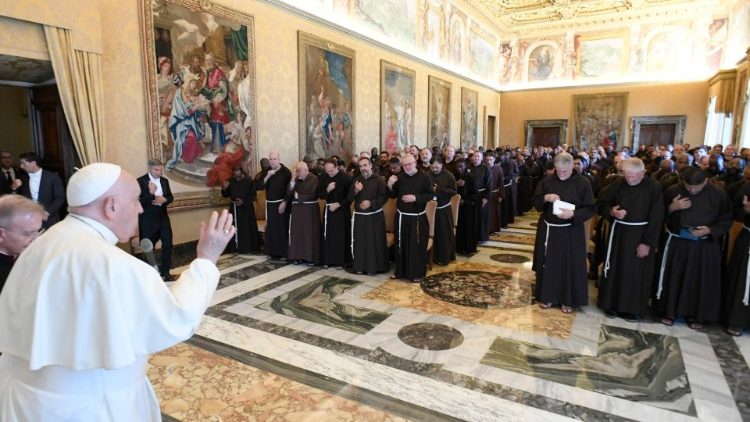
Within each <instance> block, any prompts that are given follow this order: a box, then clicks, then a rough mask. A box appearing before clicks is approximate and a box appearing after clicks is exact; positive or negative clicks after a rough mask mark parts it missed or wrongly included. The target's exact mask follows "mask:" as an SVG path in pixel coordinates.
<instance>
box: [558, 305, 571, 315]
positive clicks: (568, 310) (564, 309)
mask: <svg viewBox="0 0 750 422" xmlns="http://www.w3.org/2000/svg"><path fill="white" fill-rule="evenodd" d="M560 310H562V313H564V314H566V315H568V314H572V313H573V308H571V307H570V306H565V305H563V306H561V307H560Z"/></svg>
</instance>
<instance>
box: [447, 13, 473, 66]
mask: <svg viewBox="0 0 750 422" xmlns="http://www.w3.org/2000/svg"><path fill="white" fill-rule="evenodd" d="M467 19H468V18H467V16H466V13H464V12H462V11H461V10H459V9H456V8H453V9H451V15H450V23H449V28H448V31H449V32H448V61H449V62H450V63H452V64H454V65H456V66H463V65H464V57H465V55H466V49H467V46H466V31H467V27H466V22H467Z"/></svg>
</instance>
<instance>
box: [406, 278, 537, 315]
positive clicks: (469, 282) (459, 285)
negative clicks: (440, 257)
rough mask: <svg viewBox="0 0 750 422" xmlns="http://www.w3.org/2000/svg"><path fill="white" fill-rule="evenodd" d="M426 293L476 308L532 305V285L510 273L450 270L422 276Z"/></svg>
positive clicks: (422, 284) (423, 288)
mask: <svg viewBox="0 0 750 422" xmlns="http://www.w3.org/2000/svg"><path fill="white" fill-rule="evenodd" d="M421 286H422V290H424V292H425V293H427V294H428V295H430V296H432V297H434V298H436V299H440V300H444V301H446V302H450V303H454V304H456V305H463V306H472V307H475V308H518V307H521V306H526V305H529V304H531V297H532V289H533V284H532V283H531V282H529V281H527V280H524V279H519V278H518V277H513V276H511V275H510V274H502V273H495V272H489V271H449V272H444V273H437V274H433V275H430V276H428V277H425V278H424V279H422V283H421Z"/></svg>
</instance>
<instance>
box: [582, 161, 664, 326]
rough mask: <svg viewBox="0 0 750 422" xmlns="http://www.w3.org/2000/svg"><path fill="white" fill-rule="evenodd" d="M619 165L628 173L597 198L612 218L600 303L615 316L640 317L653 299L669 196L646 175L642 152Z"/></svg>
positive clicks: (603, 213) (635, 319)
mask: <svg viewBox="0 0 750 422" xmlns="http://www.w3.org/2000/svg"><path fill="white" fill-rule="evenodd" d="M620 166H621V168H622V176H623V177H622V178H619V179H617V180H615V181H613V182H612V183H611V184H610V185H609V186H607V188H606V189H604V190H603V191H602V192H601V194H600V195H599V198H597V209H598V210H599V212H600V213H601V215H602V217H603V218H606V219H607V220H609V223H610V229H609V234H608V239H607V240H606V245H607V246H606V253H605V255H606V258H605V261H604V270H603V274H602V279H601V281H600V282H599V307H600V308H602V310H603V311H604V314H605V315H606V316H608V317H610V318H614V317H616V316H618V315H619V316H621V317H622V318H624V319H626V320H630V321H637V320H640V319H641V317H643V316H644V315H645V313H646V310H647V309H648V306H649V301H650V299H651V294H652V285H653V280H654V266H655V263H656V253H655V252H656V249H657V248H658V246H659V238H660V236H661V231H662V223H663V221H664V200H663V199H662V192H661V185H660V184H659V182H657V181H656V180H654V179H653V178H651V177H647V176H646V169H645V166H644V164H643V161H641V159H640V158H630V159H627V160H624V161H622V162H621V163H620Z"/></svg>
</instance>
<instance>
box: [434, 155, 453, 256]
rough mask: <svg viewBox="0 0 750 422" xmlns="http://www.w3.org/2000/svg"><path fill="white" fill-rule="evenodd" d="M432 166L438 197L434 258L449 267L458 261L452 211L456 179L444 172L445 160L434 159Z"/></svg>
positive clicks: (449, 173)
mask: <svg viewBox="0 0 750 422" xmlns="http://www.w3.org/2000/svg"><path fill="white" fill-rule="evenodd" d="M430 166H431V167H432V172H430V179H432V187H433V190H434V191H435V196H437V209H436V210H435V236H434V237H433V239H434V244H433V245H432V250H433V256H432V258H433V261H434V262H435V263H436V264H438V265H447V264H448V262H450V261H453V260H455V259H456V245H455V239H454V238H453V212H452V210H451V198H452V197H453V195H455V194H456V178H455V177H453V173H451V172H449V171H445V170H443V159H442V158H440V157H434V158H433V159H432V164H431V165H430Z"/></svg>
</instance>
